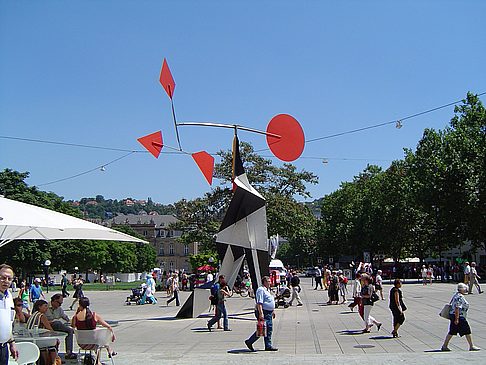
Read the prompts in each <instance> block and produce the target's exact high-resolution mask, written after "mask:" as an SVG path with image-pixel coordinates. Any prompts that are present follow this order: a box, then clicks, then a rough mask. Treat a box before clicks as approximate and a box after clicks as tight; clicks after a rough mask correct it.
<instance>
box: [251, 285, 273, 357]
mask: <svg viewBox="0 0 486 365" xmlns="http://www.w3.org/2000/svg"><path fill="white" fill-rule="evenodd" d="M255 300H256V310H255V316H256V317H257V319H258V320H259V321H265V327H266V329H267V331H266V334H265V337H264V342H265V351H278V348H276V347H273V345H272V331H273V319H274V318H275V299H274V297H273V295H272V292H271V291H270V278H269V277H268V276H264V277H263V278H262V286H260V287H259V288H258V289H257V291H256V293H255ZM257 340H258V334H257V332H256V331H255V332H254V333H253V334H252V335H251V336H250V338H249V339H247V340H245V345H246V347H248V349H249V350H250V351H252V352H254V351H255V349H254V348H253V344H254V343H255V342H256V341H257Z"/></svg>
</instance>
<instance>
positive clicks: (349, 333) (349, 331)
mask: <svg viewBox="0 0 486 365" xmlns="http://www.w3.org/2000/svg"><path fill="white" fill-rule="evenodd" d="M336 333H340V334H341V335H352V336H354V335H362V334H363V330H344V331H338V332H336Z"/></svg>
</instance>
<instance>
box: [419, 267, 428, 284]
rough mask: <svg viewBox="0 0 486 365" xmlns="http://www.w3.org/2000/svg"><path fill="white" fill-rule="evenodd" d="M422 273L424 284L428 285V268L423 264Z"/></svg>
mask: <svg viewBox="0 0 486 365" xmlns="http://www.w3.org/2000/svg"><path fill="white" fill-rule="evenodd" d="M420 274H421V275H422V285H427V268H426V267H425V265H422V270H421V271H420Z"/></svg>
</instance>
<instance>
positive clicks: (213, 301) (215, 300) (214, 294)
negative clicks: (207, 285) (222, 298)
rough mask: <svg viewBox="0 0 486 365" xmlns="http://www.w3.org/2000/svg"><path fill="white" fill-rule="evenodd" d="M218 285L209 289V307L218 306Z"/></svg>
mask: <svg viewBox="0 0 486 365" xmlns="http://www.w3.org/2000/svg"><path fill="white" fill-rule="evenodd" d="M218 295H219V284H217V283H216V284H213V286H212V287H211V295H210V296H209V301H210V302H211V305H218V303H219V298H218Z"/></svg>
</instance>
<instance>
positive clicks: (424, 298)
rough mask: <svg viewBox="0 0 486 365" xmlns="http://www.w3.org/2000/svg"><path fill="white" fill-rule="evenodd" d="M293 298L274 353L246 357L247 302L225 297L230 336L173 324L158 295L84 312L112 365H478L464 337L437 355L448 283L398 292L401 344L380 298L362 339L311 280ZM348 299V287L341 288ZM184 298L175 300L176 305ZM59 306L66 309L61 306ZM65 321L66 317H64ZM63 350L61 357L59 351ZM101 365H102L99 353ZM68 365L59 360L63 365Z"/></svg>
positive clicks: (480, 319)
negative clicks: (99, 328)
mask: <svg viewBox="0 0 486 365" xmlns="http://www.w3.org/2000/svg"><path fill="white" fill-rule="evenodd" d="M302 288H303V290H302V291H301V297H302V299H303V301H304V306H302V307H297V306H292V307H289V308H278V309H276V318H275V322H274V332H273V343H274V345H275V346H276V347H278V348H279V351H278V352H272V353H269V352H265V351H262V350H263V340H259V341H258V342H257V343H256V344H255V348H256V349H258V350H259V351H257V352H256V353H251V352H249V351H248V349H247V348H246V346H245V344H244V342H243V341H244V340H245V339H246V338H248V337H249V336H250V334H251V333H252V332H253V331H254V329H255V324H256V322H255V317H254V314H253V308H254V301H253V299H251V298H241V297H239V296H237V295H235V296H233V297H232V298H229V300H228V302H227V308H228V312H229V317H230V319H229V323H230V327H231V328H232V332H224V331H222V330H213V331H212V332H208V330H207V327H206V322H207V320H208V319H209V318H210V315H211V313H210V312H209V301H208V311H207V312H206V313H205V314H204V316H202V317H200V318H194V319H175V318H174V316H175V314H176V313H177V311H178V309H179V307H175V306H174V305H173V303H171V304H172V305H171V306H167V305H166V300H167V298H166V295H165V293H162V292H161V293H157V295H156V297H157V298H158V304H156V305H150V304H146V305H143V306H140V305H134V304H132V305H130V306H128V305H125V303H124V302H125V298H126V296H127V295H128V292H127V291H109V292H86V293H85V294H86V295H87V296H88V297H89V298H90V300H91V303H92V309H93V310H94V311H96V312H97V313H99V314H100V315H101V316H102V317H103V318H104V319H106V320H114V321H118V325H117V326H116V327H115V333H116V336H117V341H116V342H115V344H114V348H115V349H116V351H117V352H118V355H117V356H116V357H115V358H114V359H115V363H116V364H119V365H125V364H135V363H137V362H139V363H143V364H162V363H163V364H181V365H182V364H202V363H211V364H215V365H217V364H225V365H228V364H238V365H244V364H252V365H253V364H254V363H255V362H258V363H259V364H279V365H282V364H331V363H332V364H344V363H346V364H355V363H356V364H358V363H359V364H362V363H363V361H365V362H368V363H371V364H396V363H400V362H407V364H421V365H423V364H424V363H425V362H427V363H430V364H450V363H451V362H454V361H455V362H457V361H460V362H461V363H473V362H474V363H475V364H477V363H486V350H482V351H479V352H469V351H467V349H468V346H467V342H466V340H465V339H464V338H459V337H455V338H453V339H452V341H451V346H450V348H451V350H452V351H451V352H449V353H443V352H440V351H439V349H440V346H441V344H442V341H443V338H444V336H445V335H446V333H447V330H448V325H449V322H448V321H447V320H445V319H443V318H440V317H439V315H438V313H439V311H440V310H441V309H442V307H443V305H444V304H445V303H448V302H449V300H450V298H451V296H452V294H453V293H454V292H455V288H456V285H455V284H446V283H434V284H433V285H426V286H423V285H422V284H417V283H406V284H405V285H404V286H403V287H402V291H403V293H404V301H405V303H406V304H407V307H408V310H407V311H406V312H405V316H406V322H405V324H404V325H403V326H402V328H401V329H400V331H399V332H400V335H401V337H400V338H398V339H394V338H392V337H391V335H390V332H391V329H392V323H391V313H390V311H389V309H388V298H387V297H388V292H389V290H390V288H391V285H387V284H386V285H384V290H385V294H386V295H385V299H386V300H384V301H379V302H377V303H376V305H375V306H374V308H373V310H372V315H373V316H374V317H375V318H376V319H377V320H378V321H381V322H383V326H382V328H381V330H380V331H377V330H376V328H373V329H372V332H371V333H367V334H362V333H360V330H361V329H362V328H363V322H362V320H361V318H360V317H359V315H358V313H357V312H356V311H354V312H351V311H350V310H349V308H348V307H347V306H346V305H326V302H327V299H328V298H327V293H326V291H324V290H313V288H312V286H311V279H309V278H302ZM349 293H351V288H349ZM188 295H189V293H188V292H182V293H181V302H183V301H184V299H185V298H187V296H188ZM467 300H468V301H469V303H470V305H471V308H470V310H469V315H468V320H469V322H470V325H471V328H472V332H473V339H474V342H475V344H476V345H477V346H479V347H481V348H483V349H486V326H485V325H486V320H485V319H484V313H485V312H486V295H485V294H482V295H478V294H475V295H468V296H467ZM65 303H67V305H65V306H66V307H67V306H68V305H69V304H70V300H69V298H68V299H67V300H65ZM67 314H68V315H72V314H73V312H70V311H68V312H67ZM63 347H64V345H62V347H61V351H64V348H63ZM103 356H104V360H103V361H104V362H107V363H108V359H106V354H104V355H103ZM70 363H71V364H73V363H74V362H70V361H67V364H70Z"/></svg>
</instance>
